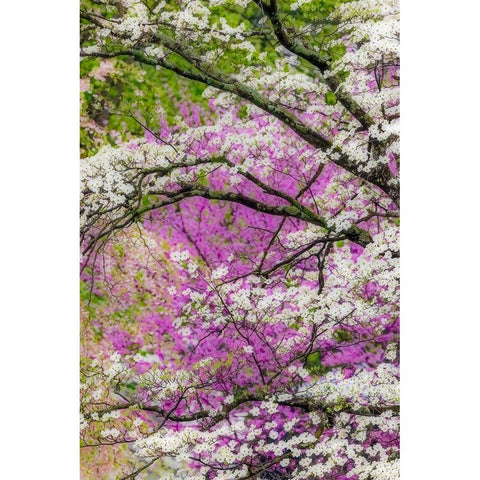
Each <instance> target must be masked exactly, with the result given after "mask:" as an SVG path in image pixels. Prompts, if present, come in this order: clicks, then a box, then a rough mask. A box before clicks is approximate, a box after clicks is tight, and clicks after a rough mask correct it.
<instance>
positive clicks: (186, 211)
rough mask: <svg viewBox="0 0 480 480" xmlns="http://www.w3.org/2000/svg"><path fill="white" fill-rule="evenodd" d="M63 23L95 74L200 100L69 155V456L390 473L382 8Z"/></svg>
mask: <svg viewBox="0 0 480 480" xmlns="http://www.w3.org/2000/svg"><path fill="white" fill-rule="evenodd" d="M81 15H82V56H84V57H86V58H91V57H94V58H101V59H102V60H101V61H102V62H103V63H101V64H100V67H99V68H101V72H100V73H101V74H102V75H113V73H112V72H113V71H114V69H115V68H118V64H117V67H115V66H114V65H113V64H109V63H105V62H113V61H114V60H112V59H116V58H120V59H121V60H122V61H127V60H128V61H129V62H134V64H135V65H137V68H140V69H141V68H145V69H146V70H145V71H148V68H151V67H152V66H154V67H157V68H159V69H161V70H162V71H163V70H167V71H169V72H170V73H169V75H171V74H172V72H173V73H174V74H175V75H177V76H178V77H182V78H186V79H188V80H189V81H191V82H194V83H192V85H202V96H203V100H202V101H200V102H195V101H193V97H192V95H190V93H189V90H188V88H186V89H183V88H182V89H181V90H180V89H179V90H178V92H177V93H180V95H179V96H178V98H176V99H173V100H172V102H173V104H174V105H175V106H176V108H177V110H178V114H177V116H176V117H175V118H174V121H169V119H168V118H167V116H166V115H163V116H162V115H160V119H159V121H158V125H157V128H153V127H151V126H148V125H147V123H148V122H146V121H145V120H142V119H140V120H139V119H138V117H135V118H136V122H137V123H138V124H140V125H142V128H143V132H144V134H143V135H141V136H131V137H130V138H128V139H126V140H125V139H122V137H121V136H117V140H118V141H117V144H116V145H112V144H111V143H112V142H109V143H110V144H108V145H104V146H102V147H101V148H100V149H99V150H98V152H97V153H95V154H94V155H90V156H87V157H86V158H84V159H83V160H82V163H81V180H82V198H81V242H82V253H83V258H82V292H83V293H82V343H83V347H82V384H81V410H82V411H81V413H82V417H81V437H82V438H81V440H82V447H83V448H84V449H92V451H94V449H105V448H118V446H122V445H123V446H125V447H124V448H125V450H124V451H125V460H124V461H120V468H118V469H117V470H115V473H114V474H112V475H115V476H116V477H117V478H123V479H127V478H136V477H138V478H147V475H149V474H151V473H149V472H157V474H158V475H160V476H159V478H172V479H173V478H189V479H208V480H210V479H218V480H221V479H224V480H227V479H229V480H230V479H245V480H246V479H254V478H256V479H327V478H328V479H336V480H343V479H353V480H357V479H358V480H360V479H371V480H374V479H375V480H377V479H378V480H380V479H385V480H386V479H388V480H390V479H396V478H398V475H399V463H398V456H399V437H398V428H399V421H398V414H399V391H398V380H399V352H398V335H399V323H398V322H399V304H398V295H399V283H398V263H399V245H398V240H399V239H398V226H399V182H398V180H399V146H398V140H399V130H398V116H399V115H398V108H399V98H398V80H399V77H398V75H399V65H398V62H399V60H398V6H397V3H396V2H395V1H376V0H371V1H363V0H362V1H353V2H341V1H324V2H312V1H308V0H307V1H305V0H303V1H302V0H299V1H297V2H295V3H292V2H288V1H281V2H280V1H277V0H269V1H266V0H265V1H264V0H255V1H252V2H250V1H248V0H215V1H210V2H203V1H196V0H194V1H190V2H173V1H172V2H165V1H162V2H156V1H151V2H150V1H146V0H145V1H133V0H132V1H130V0H101V1H93V0H91V1H88V0H86V1H85V2H83V3H82V10H81ZM107 65H110V66H107ZM112 69H113V70H112ZM96 71H97V76H98V75H100V73H98V70H96ZM84 83H85V84H86V82H84ZM84 88H85V89H86V88H88V86H85V87H84ZM137 113H138V114H139V115H140V114H141V112H137ZM130 117H131V118H133V115H130ZM95 128H97V127H95ZM88 451H90V450H88ZM117 456H118V455H117ZM89 472H90V473H89ZM85 477H86V478H94V474H93V473H91V469H90V470H88V472H87V473H85ZM149 478H150V477H149Z"/></svg>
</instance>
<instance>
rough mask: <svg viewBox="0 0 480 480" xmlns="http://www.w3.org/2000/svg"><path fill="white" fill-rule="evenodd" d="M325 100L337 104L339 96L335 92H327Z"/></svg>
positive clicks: (330, 103)
mask: <svg viewBox="0 0 480 480" xmlns="http://www.w3.org/2000/svg"><path fill="white" fill-rule="evenodd" d="M325 102H326V103H327V105H335V104H336V103H337V97H336V95H335V94H334V93H333V92H327V94H326V95H325Z"/></svg>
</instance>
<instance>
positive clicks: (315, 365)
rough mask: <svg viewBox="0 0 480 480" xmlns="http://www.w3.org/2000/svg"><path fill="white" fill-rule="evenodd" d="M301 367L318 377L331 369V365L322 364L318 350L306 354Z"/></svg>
mask: <svg viewBox="0 0 480 480" xmlns="http://www.w3.org/2000/svg"><path fill="white" fill-rule="evenodd" d="M303 367H304V368H305V369H306V370H308V372H310V373H311V374H312V375H317V376H319V377H321V376H323V375H325V374H326V373H327V372H329V371H330V370H331V367H327V366H325V365H323V364H322V356H321V354H320V352H319V351H317V352H313V353H311V354H310V355H308V357H307V358H306V360H305V363H304V366H303Z"/></svg>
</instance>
